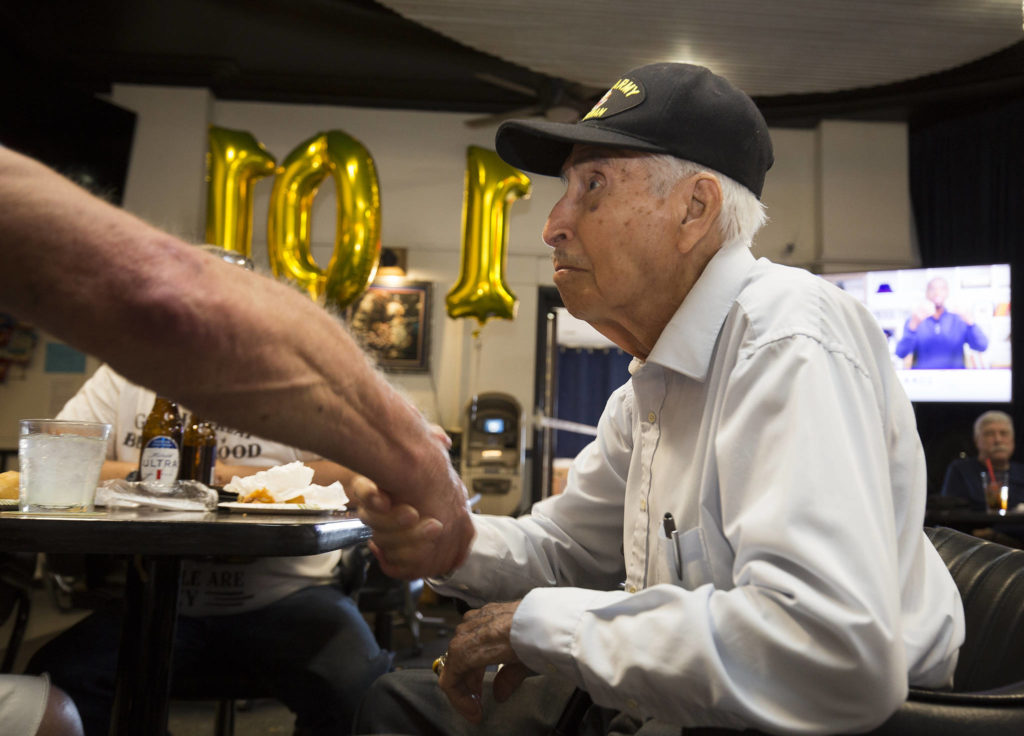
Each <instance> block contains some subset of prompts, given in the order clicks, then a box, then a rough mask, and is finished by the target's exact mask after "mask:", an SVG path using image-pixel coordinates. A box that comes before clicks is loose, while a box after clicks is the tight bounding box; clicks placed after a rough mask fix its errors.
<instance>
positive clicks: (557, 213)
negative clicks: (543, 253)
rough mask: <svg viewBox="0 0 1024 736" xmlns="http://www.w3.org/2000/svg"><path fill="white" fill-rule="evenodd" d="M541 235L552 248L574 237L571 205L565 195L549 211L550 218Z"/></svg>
mask: <svg viewBox="0 0 1024 736" xmlns="http://www.w3.org/2000/svg"><path fill="white" fill-rule="evenodd" d="M541 237H542V238H544V242H545V243H547V244H548V245H549V246H551V247H552V248H554V247H555V246H556V245H558V244H559V243H561V242H563V241H565V240H568V239H569V238H571V237H572V229H571V227H570V221H569V206H568V204H567V203H566V201H565V198H564V197H563V198H562V199H560V200H558V201H557V202H555V206H554V207H552V208H551V212H550V213H548V219H547V222H545V223H544V231H543V232H542V233H541Z"/></svg>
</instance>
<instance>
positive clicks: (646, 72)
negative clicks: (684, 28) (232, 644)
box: [495, 63, 775, 199]
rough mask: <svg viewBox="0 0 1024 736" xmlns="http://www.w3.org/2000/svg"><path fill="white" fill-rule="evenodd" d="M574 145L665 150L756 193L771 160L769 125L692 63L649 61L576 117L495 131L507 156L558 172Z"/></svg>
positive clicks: (725, 84)
mask: <svg viewBox="0 0 1024 736" xmlns="http://www.w3.org/2000/svg"><path fill="white" fill-rule="evenodd" d="M575 143H589V144H593V145H598V146H609V147H612V148H625V149H629V150H633V151H648V152H650V153H667V154H669V155H671V156H675V157H676V158H682V159H687V160H688V161H693V162H694V163H698V164H701V165H702V166H707V167H708V168H711V169H714V170H715V171H718V172H721V173H722V174H725V175H726V176H728V177H730V178H731V179H734V180H736V181H738V182H739V183H740V184H742V185H743V186H745V187H746V188H747V189H749V190H750V191H752V192H753V193H754V194H755V195H756V196H757V197H758V198H759V199H760V197H761V189H762V188H763V187H764V176H765V173H766V172H767V171H768V169H769V168H771V165H772V163H773V162H774V160H775V158H774V156H773V154H772V141H771V137H770V136H769V134H768V124H767V123H766V122H765V120H764V116H762V115H761V111H760V110H758V109H757V106H756V105H755V104H754V101H753V100H751V99H750V98H749V97H748V96H747V95H746V94H745V93H743V92H741V91H740V90H739V89H737V88H736V87H734V86H733V85H732V84H731V83H730V82H729V81H728V80H726V79H724V78H722V77H720V76H718V75H717V74H713V73H712V72H711V71H710V70H708V69H705V68H704V67H702V66H695V65H693V64H670V63H665V64H650V65H648V66H642V67H640V68H639V69H634V70H633V71H631V72H629V73H628V74H627V75H626V76H624V77H622V78H621V79H620V80H618V81H617V82H616V83H615V84H613V85H612V87H611V89H609V90H608V91H607V92H606V93H605V95H604V97H602V98H601V100H600V101H599V102H598V103H597V104H596V105H595V106H594V108H593V109H592V110H591V111H590V112H588V113H587V114H586V115H585V116H584V117H583V119H582V120H581V121H580V122H578V123H552V122H547V121H531V120H509V121H507V122H505V123H502V124H501V126H500V127H499V128H498V132H497V135H496V137H495V149H496V150H497V152H498V155H499V156H501V158H503V159H504V160H505V161H506V162H508V163H509V164H511V165H512V166H515V167H516V168H519V169H522V170H523V171H530V172H534V173H537V174H544V175H546V176H560V175H561V173H562V164H564V163H565V159H566V158H567V157H568V156H569V153H570V152H571V150H572V147H573V144H575Z"/></svg>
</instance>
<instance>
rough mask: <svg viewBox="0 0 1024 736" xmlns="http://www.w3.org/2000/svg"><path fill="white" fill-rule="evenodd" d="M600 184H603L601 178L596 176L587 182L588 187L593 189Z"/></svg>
mask: <svg viewBox="0 0 1024 736" xmlns="http://www.w3.org/2000/svg"><path fill="white" fill-rule="evenodd" d="M599 186H601V180H600V179H599V178H598V177H596V176H595V177H594V178H593V179H591V180H590V181H588V182H587V189H589V190H591V191H593V190H594V189H597V188H598V187H599Z"/></svg>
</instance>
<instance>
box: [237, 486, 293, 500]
mask: <svg viewBox="0 0 1024 736" xmlns="http://www.w3.org/2000/svg"><path fill="white" fill-rule="evenodd" d="M238 503H306V497H305V496H301V495H300V496H292V497H291V498H289V499H288V500H287V501H278V500H277V499H276V498H274V496H273V494H271V492H270V491H268V490H267V489H266V488H257V489H256V490H255V491H253V492H252V493H248V494H246V495H244V496H239V497H238Z"/></svg>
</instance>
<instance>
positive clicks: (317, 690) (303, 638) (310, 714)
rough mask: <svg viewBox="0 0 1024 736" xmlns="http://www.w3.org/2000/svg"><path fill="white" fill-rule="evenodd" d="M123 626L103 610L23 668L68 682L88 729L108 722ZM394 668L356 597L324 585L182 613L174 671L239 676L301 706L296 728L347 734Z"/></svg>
mask: <svg viewBox="0 0 1024 736" xmlns="http://www.w3.org/2000/svg"><path fill="white" fill-rule="evenodd" d="M120 632H121V617H120V615H118V614H116V613H112V612H107V611H97V612H95V613H92V614H90V615H89V616H88V617H87V618H85V619H83V620H82V621H80V622H79V623H77V624H75V625H74V626H72V627H71V628H70V629H68V630H67V631H65V632H63V633H62V634H60V635H59V636H58V637H57V638H55V639H54V640H53V641H51V642H49V643H47V644H46V645H45V646H44V647H43V648H42V649H40V650H39V652H37V653H36V655H35V656H34V657H33V658H32V660H31V661H30V662H29V665H28V668H27V669H28V671H29V672H32V673H39V672H49V673H50V676H51V678H52V679H53V681H54V683H56V684H57V685H58V686H59V687H61V688H63V689H64V690H65V691H67V693H68V694H69V695H70V696H71V698H72V699H73V700H74V701H75V704H76V705H77V706H78V710H79V712H80V713H81V715H82V721H83V723H84V725H85V732H86V734H87V736H107V733H108V732H109V730H110V713H111V706H112V703H113V693H114V675H115V673H116V671H117V650H118V643H119V637H120ZM390 668H391V655H390V654H389V653H388V652H382V651H381V649H380V648H379V647H378V646H377V642H376V640H375V639H374V638H373V633H372V632H371V631H370V628H369V627H368V626H367V624H366V621H365V620H364V619H363V617H362V614H360V612H359V610H358V608H357V607H356V605H355V603H354V602H353V600H352V599H351V598H349V597H348V596H346V595H344V594H343V593H342V592H341V591H340V590H339V589H338V588H335V587H334V586H331V585H320V586H314V587H310V588H305V589H304V590H300V591H298V592H296V593H293V594H292V595H290V596H288V597H286V598H284V599H282V600H280V601H277V602H276V603H273V604H271V605H269V606H265V607H263V608H261V609H258V610H256V611H250V612H248V613H239V614H235V615H232V616H206V617H201V618H190V617H187V616H181V617H179V618H178V627H177V632H176V635H175V640H174V661H173V670H172V677H173V679H174V680H180V681H189V680H191V679H193V678H195V677H196V676H199V677H201V678H202V679H203V680H209V679H210V677H211V674H212V673H213V675H214V677H217V674H216V673H221V672H223V673H224V675H223V676H224V678H228V677H231V676H233V675H239V676H242V677H244V678H245V679H246V680H247V681H249V682H252V683H254V685H255V686H256V688H257V689H258V691H261V692H265V693H266V694H268V695H272V696H273V697H275V698H277V699H278V700H280V701H282V702H283V703H284V704H285V705H286V706H288V708H290V709H291V710H292V711H293V712H294V713H295V715H296V721H295V726H296V732H301V733H302V734H315V735H316V736H319V735H320V734H324V735H329V736H342V735H343V734H347V733H350V729H351V724H352V718H353V715H354V713H355V710H356V708H357V706H358V705H359V702H360V700H361V699H362V697H363V694H364V693H365V692H366V690H367V688H369V686H370V684H371V683H372V682H373V681H374V680H375V679H376V678H377V677H379V676H380V675H382V674H384V673H385V672H387V671H388V670H389V669H390ZM171 690H172V695H173V691H174V686H173V683H172V687H171ZM210 696H211V698H215V697H217V693H215V692H211V693H210Z"/></svg>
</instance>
